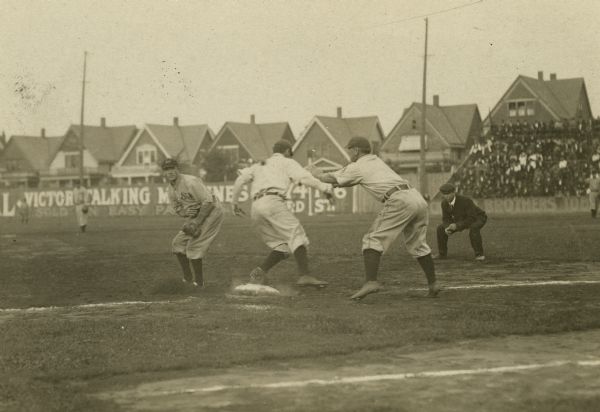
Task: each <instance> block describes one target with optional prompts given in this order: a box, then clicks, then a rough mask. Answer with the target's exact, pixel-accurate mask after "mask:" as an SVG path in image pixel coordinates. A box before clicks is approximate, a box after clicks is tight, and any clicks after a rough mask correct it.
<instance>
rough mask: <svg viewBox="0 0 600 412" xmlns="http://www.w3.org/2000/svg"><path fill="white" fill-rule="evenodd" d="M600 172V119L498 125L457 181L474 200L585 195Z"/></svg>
mask: <svg viewBox="0 0 600 412" xmlns="http://www.w3.org/2000/svg"><path fill="white" fill-rule="evenodd" d="M598 170H600V120H593V121H590V122H579V123H577V124H566V125H561V124H554V123H553V124H546V123H542V122H536V123H533V124H528V123H517V124H502V125H492V128H491V130H490V133H489V134H488V135H487V136H486V137H485V138H483V139H482V140H481V141H479V142H477V143H475V144H474V145H473V146H472V147H471V151H470V156H469V157H468V159H467V161H466V162H465V164H463V166H462V167H460V168H459V169H458V170H457V172H456V173H455V174H454V175H453V176H452V179H451V181H452V182H454V183H455V185H456V186H457V187H458V190H459V191H460V192H462V193H465V194H468V195H471V196H474V197H480V198H484V197H513V196H569V195H576V196H582V195H585V193H586V190H587V187H588V185H587V182H586V179H587V178H588V177H589V176H590V173H591V172H594V173H597V172H598Z"/></svg>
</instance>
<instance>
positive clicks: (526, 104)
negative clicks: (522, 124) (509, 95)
mask: <svg viewBox="0 0 600 412" xmlns="http://www.w3.org/2000/svg"><path fill="white" fill-rule="evenodd" d="M534 105H535V101H533V100H518V101H513V102H508V117H525V116H534V115H535V106H534Z"/></svg>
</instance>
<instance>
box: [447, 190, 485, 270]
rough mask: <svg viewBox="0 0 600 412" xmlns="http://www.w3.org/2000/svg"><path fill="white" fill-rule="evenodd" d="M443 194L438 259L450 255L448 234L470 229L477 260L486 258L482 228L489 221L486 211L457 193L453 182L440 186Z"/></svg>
mask: <svg viewBox="0 0 600 412" xmlns="http://www.w3.org/2000/svg"><path fill="white" fill-rule="evenodd" d="M440 193H441V194H442V198H443V200H442V223H441V224H440V225H439V226H438V227H437V242H438V253H439V254H438V255H437V258H438V259H444V258H445V257H446V256H447V255H448V236H449V235H451V234H453V233H455V232H461V231H463V230H465V229H469V239H471V246H472V247H473V251H474V252H475V260H479V261H482V260H485V255H484V254H483V241H482V240H481V228H482V227H483V226H484V225H485V222H486V221H487V215H486V214H485V211H483V210H482V209H480V208H479V207H477V206H476V205H475V203H474V202H473V200H472V199H470V198H468V197H466V196H461V195H457V194H456V188H455V187H454V185H452V184H451V183H445V184H443V185H442V186H441V187H440Z"/></svg>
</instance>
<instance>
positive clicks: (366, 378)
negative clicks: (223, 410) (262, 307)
mask: <svg viewBox="0 0 600 412" xmlns="http://www.w3.org/2000/svg"><path fill="white" fill-rule="evenodd" d="M567 365H574V366H584V367H585V366H588V367H597V366H600V360H585V361H567V360H558V361H552V362H548V363H534V364H529V365H511V366H498V367H493V368H475V369H454V370H452V369H451V370H439V371H426V372H408V373H394V374H381V375H363V376H347V377H337V376H336V377H334V378H331V379H306V380H299V381H278V382H270V383H251V384H247V385H214V386H207V387H203V388H183V389H175V390H166V391H152V392H149V393H148V394H147V396H148V397H157V396H170V395H184V394H196V393H211V392H220V391H226V390H238V389H286V388H302V387H306V386H330V385H347V384H356V383H367V382H381V381H399V380H406V379H416V378H445V377H453V376H465V375H481V374H494V373H509V372H520V371H530V370H537V369H544V368H555V367H560V366H567Z"/></svg>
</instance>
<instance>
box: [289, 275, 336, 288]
mask: <svg viewBox="0 0 600 412" xmlns="http://www.w3.org/2000/svg"><path fill="white" fill-rule="evenodd" d="M296 285H298V286H315V287H317V288H324V287H325V286H327V285H329V282H325V281H324V280H319V279H317V278H315V277H313V276H308V275H302V276H300V278H299V279H298V281H297V282H296Z"/></svg>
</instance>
